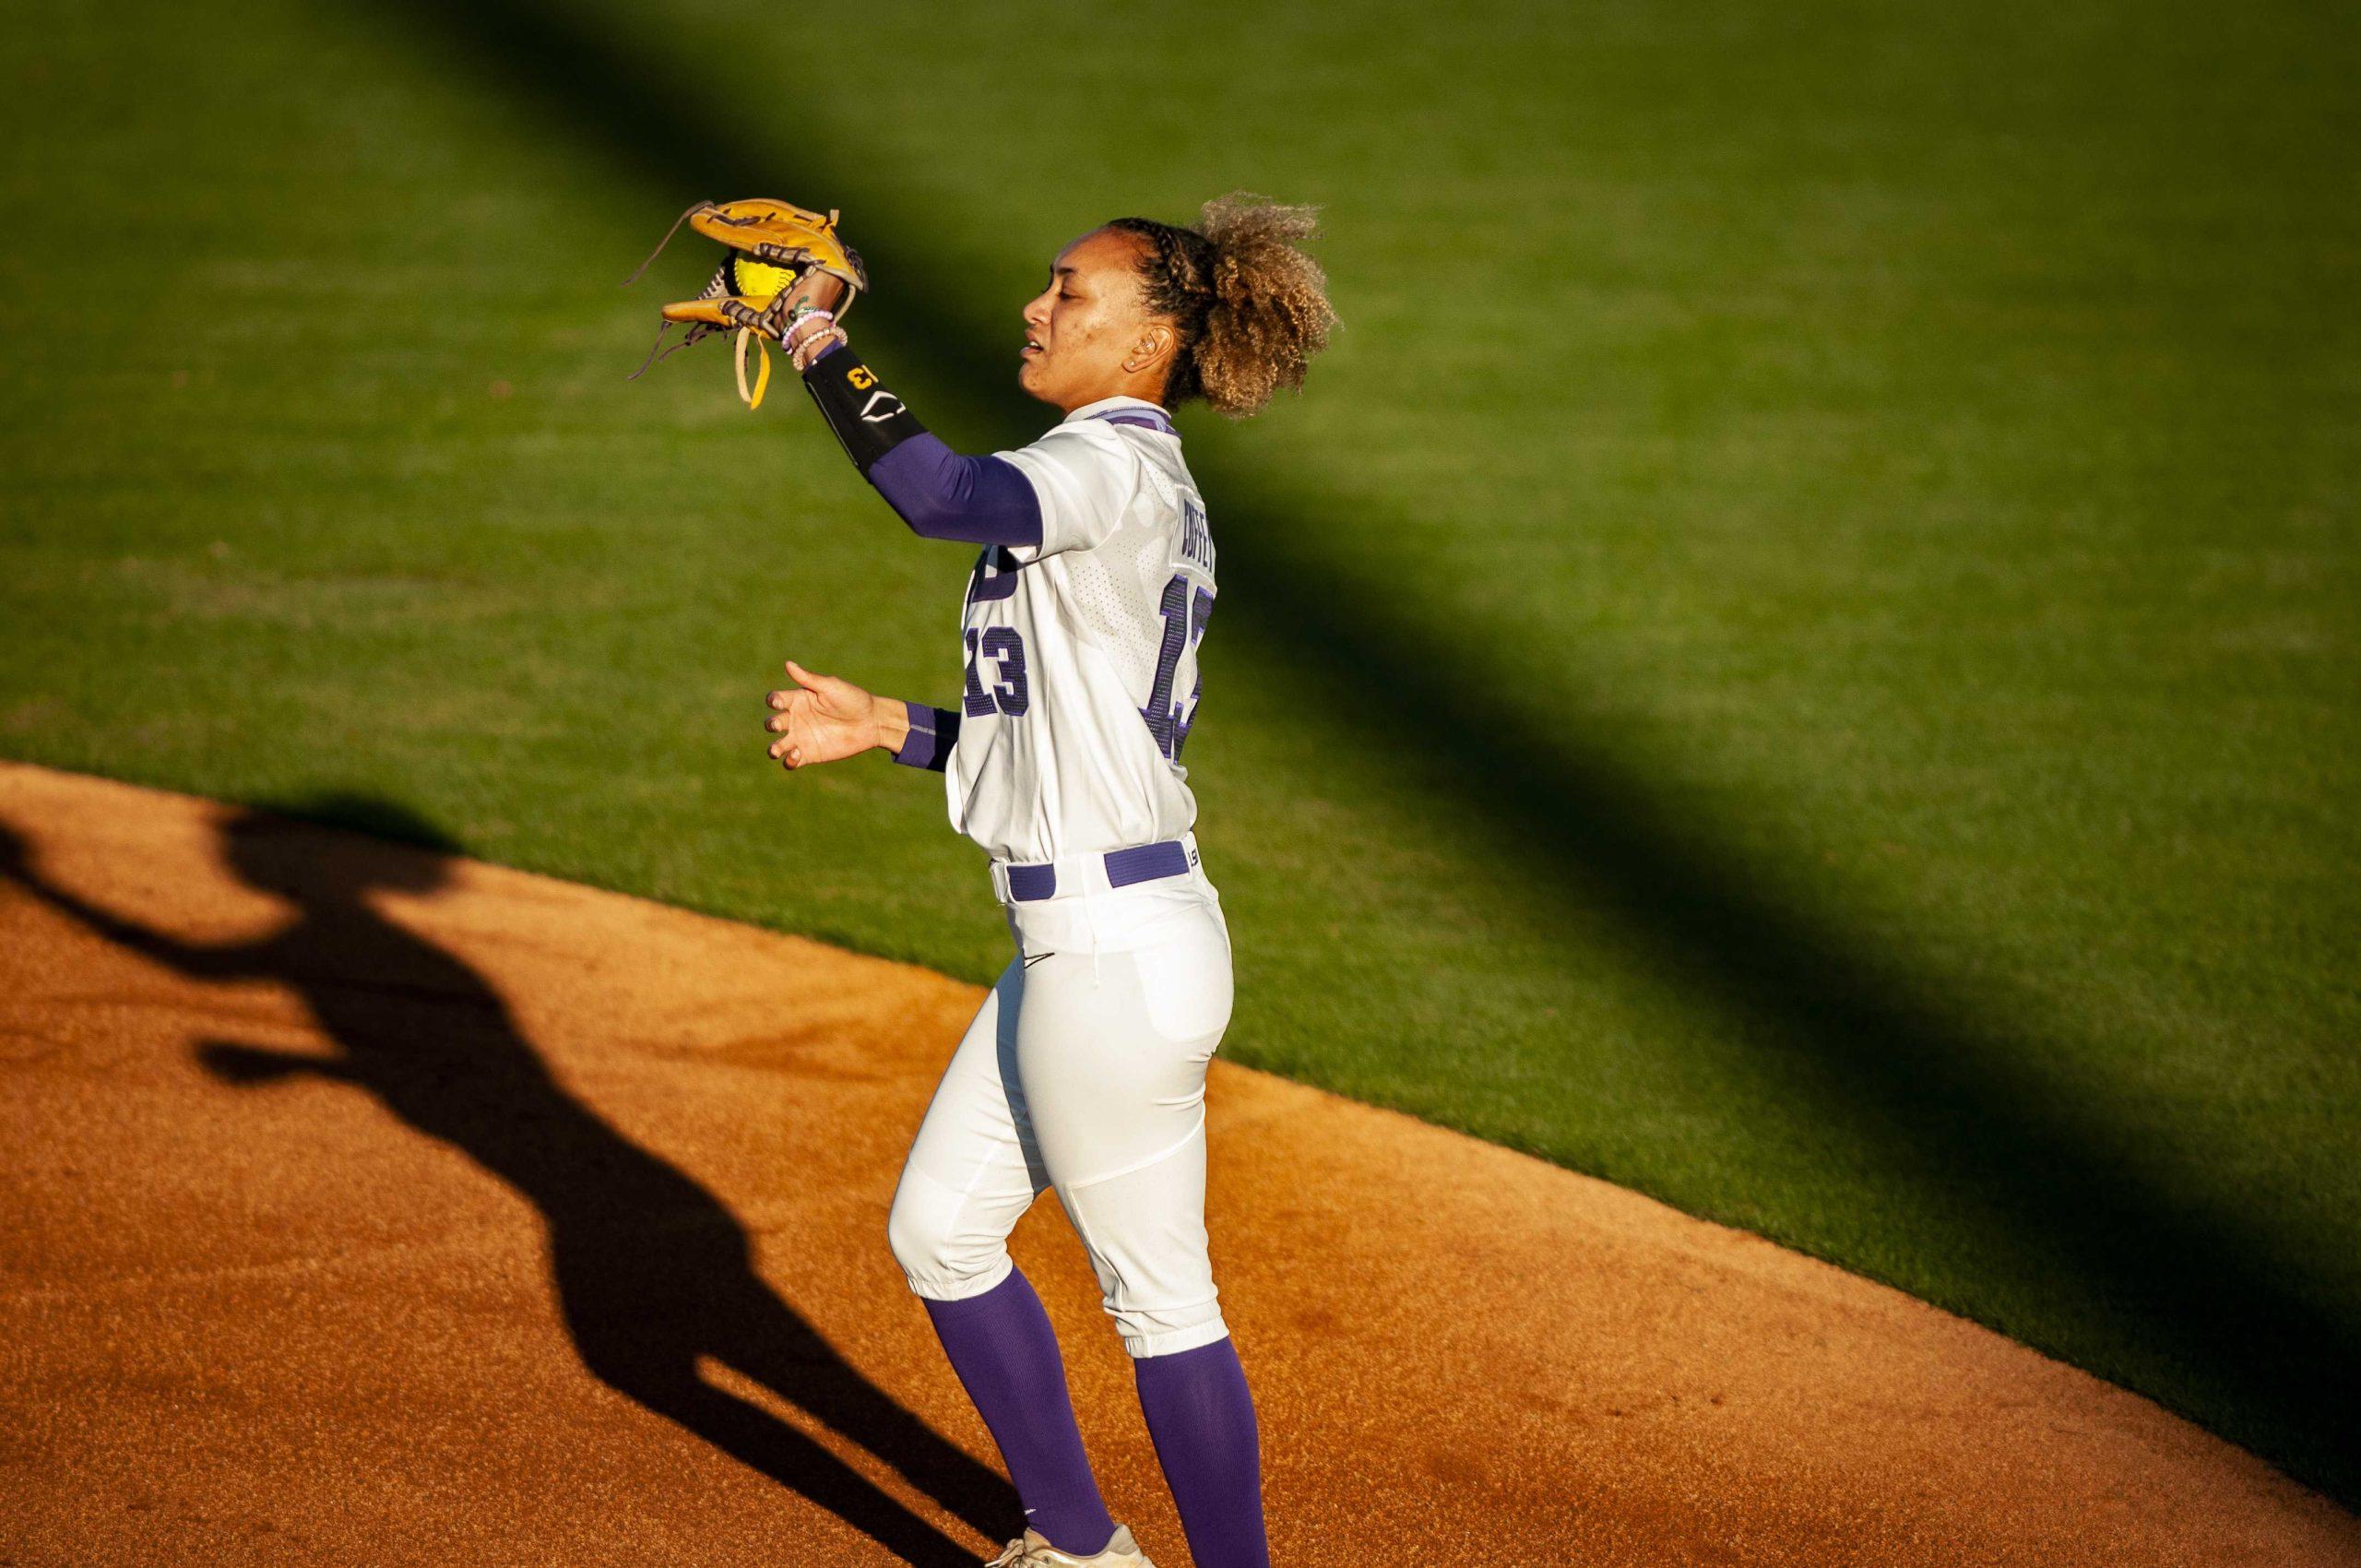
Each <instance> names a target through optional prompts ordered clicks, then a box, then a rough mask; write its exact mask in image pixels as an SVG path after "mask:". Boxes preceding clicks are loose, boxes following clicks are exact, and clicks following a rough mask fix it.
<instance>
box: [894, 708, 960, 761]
mask: <svg viewBox="0 0 2361 1568" xmlns="http://www.w3.org/2000/svg"><path fill="white" fill-rule="evenodd" d="M902 706H903V707H907V708H908V709H909V710H910V732H909V734H908V737H907V738H905V739H904V740H903V742H902V749H901V750H900V751H898V752H896V753H895V754H894V760H895V761H896V762H898V763H900V764H901V765H902V766H904V767H923V768H926V769H929V770H930V771H931V772H935V773H941V772H942V771H943V769H944V768H946V767H948V766H951V748H952V747H954V746H955V745H957V744H958V743H959V715H958V712H957V710H955V709H953V708H947V707H920V706H919V704H917V703H914V702H908V703H904V704H903V705H902Z"/></svg>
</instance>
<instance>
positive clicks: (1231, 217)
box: [1107, 191, 1336, 419]
mask: <svg viewBox="0 0 2361 1568" xmlns="http://www.w3.org/2000/svg"><path fill="white" fill-rule="evenodd" d="M1107 227H1108V228H1109V229H1111V230H1113V231H1115V232H1117V233H1121V234H1130V235H1133V236H1134V237H1136V238H1137V239H1138V240H1139V241H1140V242H1141V243H1140V260H1139V275H1140V284H1141V288H1142V290H1143V291H1144V292H1145V295H1146V299H1147V306H1148V309H1150V310H1151V311H1154V312H1155V313H1156V314H1157V315H1162V316H1167V317H1169V318H1170V320H1171V322H1172V324H1173V327H1174V329H1175V331H1176V332H1177V333H1178V335H1179V339H1180V346H1179V348H1178V349H1177V350H1175V351H1174V353H1173V356H1172V368H1171V370H1170V372H1169V374H1168V375H1167V377H1166V380H1165V387H1164V402H1165V405H1166V406H1167V407H1172V406H1175V405H1177V404H1179V403H1181V402H1185V401H1187V400H1188V399H1189V398H1203V399H1204V401H1205V403H1206V404H1207V405H1208V406H1210V407H1211V408H1212V409H1213V410H1214V411H1215V412H1216V413H1218V414H1225V415H1227V416H1228V417H1229V418H1231V419H1244V418H1245V417H1246V416H1248V415H1249V414H1252V413H1256V412H1259V411H1260V410H1262V408H1263V406H1264V404H1266V403H1268V402H1269V401H1270V400H1271V397H1272V394H1273V393H1275V392H1276V391H1277V390H1278V389H1279V388H1280V387H1282V386H1284V387H1287V389H1289V390H1290V391H1292V390H1295V389H1297V388H1299V387H1300V386H1302V385H1303V374H1304V370H1305V368H1306V367H1307V366H1308V365H1309V364H1310V363H1311V356H1312V355H1313V354H1316V353H1318V352H1319V351H1320V350H1322V349H1323V348H1325V347H1326V346H1327V343H1328V332H1329V329H1330V328H1331V327H1335V324H1336V313H1335V311H1334V310H1332V309H1330V308H1329V305H1328V279H1327V278H1326V276H1325V275H1324V274H1323V273H1322V271H1321V270H1320V264H1319V263H1318V262H1316V261H1314V260H1312V259H1311V256H1309V255H1305V254H1304V252H1303V251H1302V249H1301V248H1300V242H1302V241H1305V240H1309V239H1311V238H1312V237H1313V236H1314V235H1316V234H1317V233H1318V232H1319V220H1318V218H1317V216H1316V214H1315V211H1314V209H1313V208H1309V207H1283V206H1280V205H1278V204H1277V203H1275V202H1271V201H1266V200H1264V198H1263V197H1261V196H1249V195H1247V194H1246V193H1244V192H1242V191H1234V192H1232V193H1231V194H1230V195H1228V196H1221V197H1218V198H1216V199H1215V200H1213V201H1209V202H1207V203H1205V206H1204V211H1203V213H1202V214H1201V215H1200V216H1199V218H1198V227H1196V228H1194V229H1185V228H1182V227H1181V226H1180V225H1178V224H1174V223H1159V222H1157V220H1155V219H1153V218H1118V219H1116V220H1114V221H1113V222H1111V223H1109V224H1108V225H1107Z"/></svg>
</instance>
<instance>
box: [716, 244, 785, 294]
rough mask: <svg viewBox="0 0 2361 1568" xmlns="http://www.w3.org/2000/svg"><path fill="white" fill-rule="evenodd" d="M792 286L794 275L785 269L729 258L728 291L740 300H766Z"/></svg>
mask: <svg viewBox="0 0 2361 1568" xmlns="http://www.w3.org/2000/svg"><path fill="white" fill-rule="evenodd" d="M794 284H795V274H794V273H793V272H792V271H790V270H789V269H788V268H787V267H773V266H771V265H770V264H769V263H767V262H761V261H750V260H748V259H747V258H746V257H745V256H743V255H735V254H733V255H731V256H730V292H731V293H733V294H736V295H738V296H740V297H741V298H742V299H750V300H767V299H770V298H771V297H773V296H774V295H777V294H779V293H783V292H785V291H787V290H788V289H790V288H792V287H793V286H794Z"/></svg>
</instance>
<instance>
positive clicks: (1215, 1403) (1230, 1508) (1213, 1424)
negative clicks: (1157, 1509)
mask: <svg viewBox="0 0 2361 1568" xmlns="http://www.w3.org/2000/svg"><path fill="white" fill-rule="evenodd" d="M1132 1375H1133V1377H1134V1378H1136V1379H1137V1380H1138V1382H1139V1387H1140V1410H1141V1412H1142V1413H1143V1414H1144V1415H1145V1416H1146V1417H1147V1433H1148V1436H1150V1437H1152V1438H1154V1439H1155V1440H1156V1457H1157V1461H1158V1462H1159V1463H1161V1464H1162V1465H1163V1466H1164V1482H1165V1484H1166V1485H1167V1486H1169V1487H1170V1488H1171V1489H1172V1501H1173V1502H1174V1503H1177V1504H1178V1505H1179V1506H1180V1509H1181V1530H1182V1531H1183V1532H1184V1533H1186V1534H1187V1536H1188V1538H1189V1555H1190V1556H1192V1557H1193V1558H1195V1559H1196V1560H1197V1568H1271V1544H1270V1542H1269V1541H1268V1540H1266V1539H1265V1538H1264V1535H1263V1449H1262V1443H1261V1439H1260V1437H1259V1436H1258V1434H1257V1433H1256V1431H1255V1427H1254V1400H1253V1397H1252V1396H1251V1395H1249V1394H1248V1393H1247V1392H1246V1370H1245V1369H1244V1368H1243V1367H1241V1366H1240V1365H1239V1364H1238V1351H1237V1350H1236V1348H1233V1347H1232V1346H1231V1344H1230V1342H1229V1341H1228V1340H1227V1339H1216V1340H1215V1341H1214V1342H1213V1343H1212V1344H1210V1345H1201V1346H1199V1347H1198V1348H1196V1349H1193V1350H1182V1351H1181V1352H1180V1353H1178V1354H1177V1355H1170V1356H1144V1357H1142V1358H1141V1359H1139V1360H1135V1361H1133V1363H1132Z"/></svg>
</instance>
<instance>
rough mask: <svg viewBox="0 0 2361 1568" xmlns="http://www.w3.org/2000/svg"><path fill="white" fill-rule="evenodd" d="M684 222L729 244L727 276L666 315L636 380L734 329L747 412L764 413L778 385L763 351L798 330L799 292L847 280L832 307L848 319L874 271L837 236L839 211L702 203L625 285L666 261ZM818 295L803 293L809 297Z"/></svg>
mask: <svg viewBox="0 0 2361 1568" xmlns="http://www.w3.org/2000/svg"><path fill="white" fill-rule="evenodd" d="M683 223H686V224H687V225H689V227H691V228H692V229H694V230H695V231H696V232H698V233H700V234H703V235H705V236H706V238H708V239H713V240H718V241H720V242H721V243H722V244H725V245H728V246H729V247H730V254H729V255H726V256H724V257H723V258H722V262H721V270H719V271H718V272H716V273H715V274H714V275H713V281H712V282H710V283H707V284H706V286H705V291H704V292H703V293H701V294H699V295H698V296H697V297H696V298H695V299H694V300H682V301H681V302H679V303H675V304H669V305H666V306H665V307H664V308H663V311H662V313H661V315H662V317H663V319H662V322H661V324H660V325H659V326H658V327H657V329H656V344H655V347H653V348H651V349H649V350H648V351H647V360H646V361H644V362H642V363H641V365H640V367H639V369H638V370H635V371H634V372H632V376H633V378H634V379H635V380H636V379H637V378H638V377H639V376H640V375H641V374H644V373H645V372H646V371H647V367H648V366H649V365H652V364H654V363H656V362H658V360H661V359H663V358H665V357H667V356H668V355H670V354H671V353H672V352H673V351H674V350H680V349H685V348H688V347H689V346H690V345H691V344H694V343H697V342H701V341H703V340H704V339H706V338H709V337H711V336H713V335H714V334H715V333H717V332H727V331H730V330H731V329H732V328H735V329H736V331H737V334H738V396H739V397H740V398H742V400H743V401H744V402H745V404H746V406H747V407H748V408H750V409H758V408H760V407H762V404H763V393H764V392H765V390H766V389H767V388H768V387H769V386H770V382H771V356H770V350H768V349H767V348H765V346H764V344H765V340H766V339H767V340H768V341H770V342H777V341H778V340H779V339H782V338H784V337H785V336H786V335H787V329H788V327H789V326H791V325H792V324H793V323H792V321H791V319H790V317H789V307H790V303H791V302H793V301H795V300H797V299H798V297H799V290H798V285H800V284H802V283H804V282H805V280H806V279H810V278H811V277H813V274H815V273H818V274H825V275H826V276H828V277H832V278H836V279H841V280H842V281H843V284H844V288H843V289H842V291H841V292H842V295H843V297H842V298H841V299H840V300H838V301H837V302H836V304H835V305H834V306H833V307H832V308H833V310H834V314H835V315H836V316H837V317H838V318H842V316H843V315H844V314H845V312H847V311H848V310H850V309H851V308H852V303H853V301H854V300H855V299H856V298H857V297H859V295H860V293H861V292H862V291H864V290H866V289H867V288H868V287H869V272H868V269H867V268H866V267H862V266H861V264H860V252H859V251H856V250H854V249H853V248H852V247H851V246H850V245H848V244H845V243H844V241H843V240H842V239H840V238H838V237H837V234H836V213H835V212H833V211H831V212H828V213H826V214H825V215H824V214H821V213H817V212H812V211H809V210H807V209H805V208H801V207H798V206H796V205H795V204H794V203H792V202H785V201H773V200H771V199H769V198H767V197H762V196H757V197H754V198H753V199H751V200H747V201H727V202H710V201H701V202H699V203H697V204H696V205H695V206H694V207H692V208H689V209H688V210H687V211H686V212H683V213H682V214H681V216H680V217H679V218H677V219H675V220H673V222H672V227H671V228H670V230H668V231H666V232H665V235H664V238H663V239H662V240H661V241H659V242H658V244H657V246H656V249H655V250H654V251H651V252H650V253H649V254H648V257H647V261H643V262H641V263H640V264H639V270H638V271H637V272H634V273H633V274H632V275H631V276H630V277H629V278H628V279H624V283H625V285H626V286H628V285H630V284H632V283H636V282H637V281H639V279H640V274H641V273H644V272H646V271H647V268H648V266H649V264H650V263H652V262H654V261H655V259H656V258H657V256H658V255H662V254H663V252H664V247H665V246H666V245H668V244H671V243H672V236H673V235H674V234H677V233H679V232H681V225H682V224H683ZM811 292H812V291H811V290H809V289H804V290H802V291H801V294H802V295H805V296H808V295H809V294H810V293H811ZM675 326H685V327H688V331H687V333H686V334H684V335H683V336H682V339H681V340H680V341H679V342H677V343H674V344H672V345H671V346H670V347H669V348H668V347H666V346H665V342H664V339H665V337H666V335H667V334H669V333H670V331H671V329H672V328H673V327H675ZM750 343H751V344H752V345H753V349H754V351H755V353H756V354H757V355H759V356H760V359H761V365H760V370H759V372H758V374H756V375H755V377H754V381H753V386H748V385H747V381H746V350H747V346H748V345H749V344H750Z"/></svg>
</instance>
